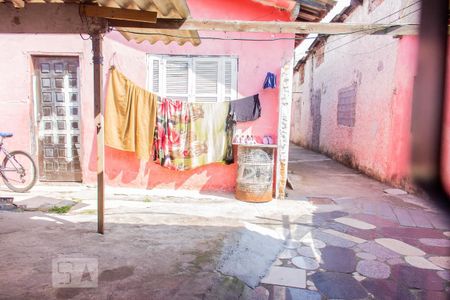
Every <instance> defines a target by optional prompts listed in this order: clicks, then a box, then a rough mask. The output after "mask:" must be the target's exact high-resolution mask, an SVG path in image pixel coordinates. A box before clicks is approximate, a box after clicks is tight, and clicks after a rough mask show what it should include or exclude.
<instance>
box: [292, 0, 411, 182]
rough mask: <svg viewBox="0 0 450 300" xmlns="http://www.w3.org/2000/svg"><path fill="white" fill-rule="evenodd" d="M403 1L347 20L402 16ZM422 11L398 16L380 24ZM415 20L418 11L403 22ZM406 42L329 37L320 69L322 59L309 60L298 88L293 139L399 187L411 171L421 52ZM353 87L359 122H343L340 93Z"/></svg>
mask: <svg viewBox="0 0 450 300" xmlns="http://www.w3.org/2000/svg"><path fill="white" fill-rule="evenodd" d="M401 4H402V1H384V2H383V3H382V4H381V5H380V6H379V7H377V8H376V9H375V10H374V11H372V12H371V13H369V12H368V7H367V5H368V3H367V1H366V2H364V5H363V6H359V7H357V8H356V9H355V10H354V12H353V13H352V14H351V15H350V16H349V18H348V19H346V20H345V22H349V23H350V22H354V23H371V22H375V21H377V20H379V19H380V18H382V17H384V16H387V15H390V14H392V12H395V11H398V10H399V9H400V8H401V7H402V6H401ZM417 8H418V7H417V6H415V7H410V9H408V10H403V11H400V12H399V13H397V14H395V15H392V16H391V17H390V18H386V19H384V20H383V22H386V23H388V22H391V21H394V20H395V19H397V18H399V17H401V16H404V15H407V14H408V13H409V12H412V11H414V10H416V9H417ZM405 12H406V14H405ZM416 18H417V13H411V14H409V15H407V17H405V18H403V19H402V20H401V21H402V22H410V21H411V20H414V19H416ZM403 40H404V39H399V38H394V37H391V36H367V35H357V34H353V35H346V36H337V37H330V38H328V39H327V40H326V41H325V48H324V49H325V50H324V62H323V63H322V64H321V65H319V66H317V64H316V63H317V54H312V55H310V56H309V57H308V59H307V61H306V64H305V66H304V69H305V81H304V83H303V84H300V83H299V81H297V84H295V85H296V87H295V89H296V90H297V92H298V93H297V94H295V96H294V108H293V114H292V117H293V123H292V125H291V128H292V134H291V137H292V141H293V142H295V143H298V144H301V145H305V146H308V147H312V148H315V147H316V148H318V149H319V150H320V151H322V152H325V153H328V154H330V155H331V156H333V157H336V158H338V159H340V160H341V161H343V162H345V163H348V164H351V165H353V166H354V167H357V168H359V169H361V170H363V171H365V172H366V173H368V174H370V175H372V176H375V177H377V178H379V179H382V180H387V181H390V182H393V183H396V184H402V183H403V181H404V180H405V179H406V176H407V173H408V160H409V149H408V142H409V132H408V130H409V124H410V114H411V95H412V90H411V88H412V86H411V85H410V82H411V81H412V80H413V78H414V74H415V61H414V55H415V51H416V50H415V48H414V47H412V45H410V44H409V42H408V41H409V40H408V39H407V38H405V41H403ZM295 78H298V75H296V77H295ZM352 86H353V87H355V88H356V106H355V123H354V126H343V125H339V124H338V120H337V116H338V112H337V109H338V94H339V90H341V89H344V88H348V87H352ZM318 99H320V101H318ZM318 103H320V105H319V104H318ZM319 106H320V107H319Z"/></svg>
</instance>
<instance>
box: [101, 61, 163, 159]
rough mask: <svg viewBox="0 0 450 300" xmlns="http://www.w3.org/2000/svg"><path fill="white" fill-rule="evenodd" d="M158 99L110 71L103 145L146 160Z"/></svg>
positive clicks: (117, 73)
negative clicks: (129, 152)
mask: <svg viewBox="0 0 450 300" xmlns="http://www.w3.org/2000/svg"><path fill="white" fill-rule="evenodd" d="M156 104H157V96H156V95H155V94H153V93H150V92H149V91H146V90H144V89H143V88H140V87H139V86H137V85H136V84H134V83H133V82H131V81H130V80H129V79H128V78H126V77H125V76H124V75H123V74H121V73H119V72H118V71H117V70H116V69H115V68H111V70H110V72H109V82H108V90H107V95H106V108H105V144H106V145H107V146H109V147H112V148H115V149H119V150H123V151H131V152H135V153H136V156H137V157H138V158H139V159H142V160H148V159H149V157H150V151H151V147H152V145H153V133H154V131H155V123H156Z"/></svg>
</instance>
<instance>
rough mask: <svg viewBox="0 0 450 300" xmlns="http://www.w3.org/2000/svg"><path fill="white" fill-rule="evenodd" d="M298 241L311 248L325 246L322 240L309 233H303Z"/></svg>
mask: <svg viewBox="0 0 450 300" xmlns="http://www.w3.org/2000/svg"><path fill="white" fill-rule="evenodd" d="M314 235H315V234H314ZM300 242H301V243H302V244H305V245H308V246H309V247H311V248H317V249H321V248H325V246H326V244H325V243H324V242H323V241H321V240H318V239H315V238H313V235H312V234H311V233H309V234H307V235H305V236H304V237H303V238H302V239H301V240H300Z"/></svg>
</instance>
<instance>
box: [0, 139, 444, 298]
mask: <svg viewBox="0 0 450 300" xmlns="http://www.w3.org/2000/svg"><path fill="white" fill-rule="evenodd" d="M290 160H291V163H290V178H291V179H292V181H293V183H294V187H295V190H294V191H289V195H288V200H286V201H272V202H270V203H266V204H250V203H242V202H239V201H236V200H233V199H232V198H231V197H230V196H229V195H228V196H227V195H226V197H223V195H220V196H217V195H216V196H212V195H193V194H184V197H180V196H179V194H178V196H177V195H176V193H175V194H174V195H170V194H168V193H167V192H165V191H164V192H162V193H158V192H157V191H153V192H148V191H140V192H136V191H131V190H124V189H112V188H109V189H108V190H107V192H108V197H107V199H108V201H107V210H106V222H107V224H106V228H107V231H106V235H105V236H99V235H97V234H95V189H93V188H90V187H85V186H69V187H62V188H61V187H58V186H51V187H49V186H37V187H36V188H35V189H34V192H33V193H32V194H28V195H17V194H11V193H8V192H7V191H6V190H1V189H0V193H1V194H2V195H13V196H14V197H15V200H17V201H18V203H19V202H20V201H19V200H24V201H26V200H29V199H30V198H33V201H32V202H33V203H37V202H39V201H38V200H39V199H44V200H45V201H46V203H59V202H60V201H62V200H71V201H75V202H78V204H76V205H75V207H74V208H73V209H72V210H71V211H70V212H69V213H68V214H66V215H55V214H48V213H42V212H24V213H14V212H0V260H1V261H2V264H0V274H2V279H1V280H0V299H31V298H33V299H53V298H58V299H132V298H133V299H253V300H256V299H261V300H263V299H271V300H272V299H273V300H278V299H281V300H283V299H433V300H440V299H448V298H449V295H450V294H449V282H450V225H449V217H448V215H447V214H446V213H445V212H442V211H440V210H439V209H438V208H437V207H436V206H435V205H433V204H432V203H431V202H429V201H426V200H424V199H422V198H420V197H416V196H414V195H410V194H405V193H402V192H401V191H398V190H395V189H392V187H389V186H387V185H385V184H382V183H380V182H377V181H375V180H372V179H370V178H368V177H366V176H364V175H361V174H359V173H358V172H356V171H354V170H351V169H349V168H346V167H344V166H342V165H340V164H338V163H336V162H334V161H332V160H330V159H328V158H326V157H324V156H322V155H319V154H316V153H313V152H310V151H306V150H304V149H301V148H298V147H295V146H292V147H291V155H290ZM388 189H390V190H388ZM385 191H387V192H388V193H387V192H385ZM36 197H37V198H36ZM49 198H53V199H54V201H50V200H51V199H49ZM245 224H252V226H255V225H257V226H261V227H264V228H267V229H270V230H274V231H276V232H278V233H279V234H280V236H282V238H283V240H284V241H283V243H284V250H283V251H281V252H280V253H279V254H278V258H277V257H273V264H272V266H270V263H269V270H268V272H267V273H266V275H265V277H264V278H262V279H261V282H260V284H259V285H258V286H257V287H256V288H254V289H251V288H249V287H248V286H246V285H245V284H244V283H243V281H241V280H243V278H240V279H241V280H239V278H231V277H229V276H226V274H221V273H220V272H219V271H218V267H217V264H218V261H219V259H220V256H221V253H222V249H223V248H222V247H223V244H224V241H225V240H227V238H228V237H229V236H230V235H232V234H233V233H235V232H237V231H238V230H242V228H245V226H246V225H245ZM261 240H263V239H261ZM246 242H248V241H246ZM250 245H251V243H250ZM256 245H257V244H256ZM259 248H261V249H263V248H264V247H259ZM258 250H260V249H248V253H247V255H249V256H250V257H251V256H252V254H253V253H257V252H258ZM259 254H261V253H259ZM61 255H63V256H75V257H76V256H80V255H83V256H88V257H96V258H98V259H99V286H98V288H96V289H66V288H53V287H52V280H51V262H52V259H54V258H55V257H58V256H61ZM238 263H239V262H238ZM242 263H243V262H242ZM244 269H245V268H244ZM252 269H253V268H252V267H251V265H249V267H248V270H249V273H251V271H252ZM249 276H250V275H249ZM244 281H245V280H244Z"/></svg>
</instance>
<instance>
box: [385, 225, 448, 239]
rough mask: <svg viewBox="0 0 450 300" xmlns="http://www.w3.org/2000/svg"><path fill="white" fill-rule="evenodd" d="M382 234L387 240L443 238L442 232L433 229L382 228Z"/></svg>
mask: <svg viewBox="0 0 450 300" xmlns="http://www.w3.org/2000/svg"><path fill="white" fill-rule="evenodd" d="M379 231H380V234H381V235H382V236H383V237H386V238H396V239H399V240H402V239H404V238H413V239H419V238H437V239H439V238H442V231H440V230H437V229H433V228H405V227H398V226H395V227H383V228H380V230H379Z"/></svg>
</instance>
